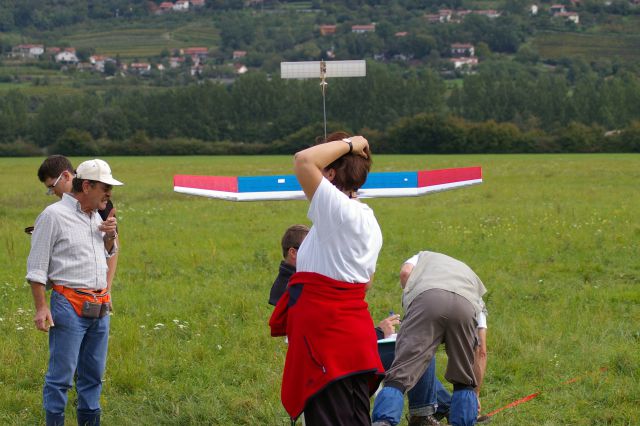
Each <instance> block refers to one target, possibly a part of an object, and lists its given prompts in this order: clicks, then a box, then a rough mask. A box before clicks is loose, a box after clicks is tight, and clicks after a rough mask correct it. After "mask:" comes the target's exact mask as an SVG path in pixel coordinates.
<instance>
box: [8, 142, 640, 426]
mask: <svg viewBox="0 0 640 426" xmlns="http://www.w3.org/2000/svg"><path fill="white" fill-rule="evenodd" d="M41 160H42V159H41V158H27V159H8V158H2V159H0V170H1V172H0V173H1V174H0V178H1V181H2V188H3V190H2V192H1V193H0V296H1V300H2V302H1V303H0V334H1V335H2V336H3V337H2V345H0V359H2V361H3V362H2V363H1V364H0V424H7V425H33V424H43V417H44V416H43V413H42V411H41V395H42V389H41V387H42V382H43V376H44V372H45V370H46V361H47V338H46V335H45V334H43V333H41V332H38V331H37V330H35V328H34V327H33V324H32V316H33V313H34V310H33V302H32V299H31V295H30V290H29V287H28V286H27V284H25V282H24V275H25V262H26V257H27V254H28V252H29V237H28V236H27V235H25V234H24V232H23V228H24V227H25V226H28V225H31V224H32V223H33V221H34V219H35V217H36V216H37V215H38V213H39V212H40V211H41V210H42V209H43V208H44V207H45V206H46V205H47V204H48V203H50V202H52V201H54V199H53V198H47V197H46V196H45V195H44V187H43V186H42V184H40V183H39V182H38V180H37V177H36V170H37V167H38V165H39V164H40V161H41ZM81 160H82V159H79V158H76V159H73V161H74V164H78V163H79V161H81ZM107 160H108V161H109V162H110V164H111V166H112V168H113V170H114V176H115V177H116V178H117V179H120V180H123V181H124V182H125V183H126V185H125V186H124V187H120V188H116V189H115V190H114V193H113V198H114V201H115V204H116V207H117V209H118V217H119V226H120V238H121V243H122V250H121V256H120V264H119V267H118V273H117V277H116V282H115V284H114V307H115V309H116V312H115V314H114V315H113V317H112V318H111V319H112V323H111V324H112V326H111V327H112V328H111V338H110V349H109V359H108V366H107V373H106V377H105V386H104V391H103V398H102V401H103V409H104V415H103V422H104V424H108V425H204V424H206V425H287V424H288V422H287V417H286V414H285V412H284V410H283V408H282V406H281V404H280V400H279V389H280V380H281V373H282V366H283V363H284V356H285V352H286V347H285V346H284V344H283V342H282V340H281V339H273V338H271V337H269V329H268V326H267V320H268V318H269V315H270V312H271V308H270V306H269V305H267V303H266V301H267V298H268V292H269V288H270V285H271V282H272V281H273V278H274V277H275V274H276V273H277V266H278V263H279V261H280V258H281V254H280V250H279V239H280V237H281V234H282V233H283V231H284V229H285V228H286V227H287V226H288V225H290V224H293V223H308V220H307V219H306V209H307V203H306V202H302V201H296V202H259V203H232V202H225V201H217V200H211V199H204V198H197V197H189V196H185V195H181V194H176V193H174V192H172V176H173V175H174V174H177V173H186V174H217V175H259V174H275V173H290V172H291V158H290V157H173V158H170V157H165V158H162V157H156V158H134V157H126V158H125V157H114V158H108V159H107ZM472 165H481V166H482V167H483V171H484V178H485V182H484V183H483V184H482V185H480V186H475V187H470V188H465V189H460V190H456V191H450V192H444V193H439V194H434V195H430V196H426V197H420V198H402V199H374V200H368V201H366V202H367V203H368V204H369V205H371V207H372V208H373V209H374V211H375V213H376V216H377V217H378V220H379V222H380V225H381V227H382V230H383V234H384V246H383V249H382V252H381V254H380V258H379V263H378V271H377V274H376V280H375V283H374V286H373V288H372V290H371V291H370V293H369V295H368V301H369V303H370V309H371V312H372V315H373V317H374V319H375V320H376V321H378V320H379V319H381V318H382V317H384V316H385V314H386V313H387V312H388V311H389V310H391V309H393V310H395V311H397V312H401V305H400V291H399V285H398V280H397V272H398V270H399V267H400V263H401V262H402V261H403V260H404V259H406V258H408V257H409V256H410V255H412V254H414V253H415V252H417V251H418V250H422V249H429V250H435V251H442V252H444V253H447V254H450V255H452V256H454V257H457V258H459V259H461V260H463V261H465V262H467V263H468V264H469V265H470V266H471V267H472V268H474V269H475V270H476V272H477V273H478V275H479V276H480V277H481V278H482V279H483V281H484V282H485V284H486V286H487V288H488V289H489V294H488V297H487V298H486V302H487V305H488V308H489V314H490V315H489V333H488V344H489V353H488V370H487V376H486V379H485V386H484V388H483V391H482V404H483V409H484V411H485V412H488V411H492V410H494V409H496V408H499V407H502V406H504V405H506V404H508V403H510V402H512V401H514V400H516V399H518V398H521V397H523V396H526V395H529V394H532V393H534V392H538V391H540V392H541V394H540V395H539V396H538V397H537V398H535V399H533V400H532V401H530V402H527V403H524V404H522V405H519V406H517V407H515V408H511V409H508V410H505V411H503V412H501V413H499V414H497V415H495V417H494V419H493V423H492V424H493V425H496V426H498V425H636V424H638V421H639V420H640V404H638V402H639V395H640V355H639V353H638V347H639V344H640V287H639V286H640V263H639V262H638V259H639V258H640V249H639V245H638V241H640V222H638V212H639V211H640V197H638V182H640V156H638V155H538V156H527V155H513V156H506V155H505V156H491V155H482V156H378V157H375V158H374V171H400V170H416V169H424V168H430V169H433V168H446V167H459V166H472ZM438 359H439V361H440V363H439V370H442V368H443V365H444V355H443V354H442V353H439V355H438ZM601 367H605V368H607V370H606V371H605V372H600V371H599V369H600V368H601ZM576 377H577V378H579V380H578V381H576V382H574V383H569V384H563V382H565V381H567V380H569V379H572V378H576ZM75 399H76V396H75V393H74V392H72V393H71V395H70V400H71V401H72V402H73V401H75ZM67 415H68V418H70V419H73V418H74V416H75V413H74V409H73V405H72V404H69V406H68V410H67ZM402 424H403V425H405V424H406V423H402Z"/></svg>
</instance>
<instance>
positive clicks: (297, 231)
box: [280, 225, 309, 266]
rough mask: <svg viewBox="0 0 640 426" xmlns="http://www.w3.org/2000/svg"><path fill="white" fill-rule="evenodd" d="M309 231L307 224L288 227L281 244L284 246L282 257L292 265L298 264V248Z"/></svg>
mask: <svg viewBox="0 0 640 426" xmlns="http://www.w3.org/2000/svg"><path fill="white" fill-rule="evenodd" d="M308 233H309V228H308V227H307V226H305V225H292V226H290V227H288V228H287V230H286V231H285V233H284V235H283V236H282V241H281V242H280V245H281V246H282V257H283V258H284V261H285V262H286V263H288V264H289V265H291V266H296V260H297V258H298V249H299V248H300V244H302V241H304V239H305V237H306V236H307V234H308Z"/></svg>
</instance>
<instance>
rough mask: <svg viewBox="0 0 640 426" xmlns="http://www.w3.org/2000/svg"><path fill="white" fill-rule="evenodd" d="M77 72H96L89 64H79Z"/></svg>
mask: <svg viewBox="0 0 640 426" xmlns="http://www.w3.org/2000/svg"><path fill="white" fill-rule="evenodd" d="M76 70H78V71H80V72H83V71H94V70H95V68H94V67H93V65H91V63H89V62H78V63H77V64H76Z"/></svg>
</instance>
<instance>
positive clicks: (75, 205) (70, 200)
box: [61, 192, 84, 213]
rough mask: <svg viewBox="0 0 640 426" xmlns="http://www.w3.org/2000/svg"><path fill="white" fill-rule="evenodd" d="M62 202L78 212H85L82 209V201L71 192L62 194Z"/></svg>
mask: <svg viewBox="0 0 640 426" xmlns="http://www.w3.org/2000/svg"><path fill="white" fill-rule="evenodd" d="M61 202H62V204H64V205H65V206H67V207H70V208H72V209H74V210H75V211H77V212H80V213H84V211H82V206H81V205H80V201H78V199H77V198H76V197H74V196H73V195H71V194H69V193H66V192H65V193H64V194H62V200H61Z"/></svg>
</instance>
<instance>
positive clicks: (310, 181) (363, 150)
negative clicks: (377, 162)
mask: <svg viewBox="0 0 640 426" xmlns="http://www.w3.org/2000/svg"><path fill="white" fill-rule="evenodd" d="M350 152H353V153H354V154H356V155H360V156H362V157H364V158H367V157H368V156H369V142H367V140H366V139H365V138H363V137H362V136H353V137H351V138H345V139H340V140H337V141H333V142H327V143H321V144H319V145H315V146H312V147H311V148H307V149H305V150H303V151H300V152H297V153H296V154H295V156H294V157H293V171H294V173H295V175H296V177H297V178H298V182H299V183H300V186H302V190H303V191H304V194H305V195H306V196H307V199H309V200H311V199H312V198H313V195H314V194H315V193H316V189H318V185H320V182H321V181H322V177H323V171H324V169H325V168H326V167H327V166H328V165H329V164H331V163H333V162H334V161H335V160H337V159H338V158H340V157H342V156H343V155H345V154H348V153H350ZM329 180H331V177H330V176H329Z"/></svg>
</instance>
